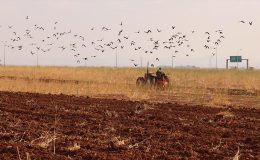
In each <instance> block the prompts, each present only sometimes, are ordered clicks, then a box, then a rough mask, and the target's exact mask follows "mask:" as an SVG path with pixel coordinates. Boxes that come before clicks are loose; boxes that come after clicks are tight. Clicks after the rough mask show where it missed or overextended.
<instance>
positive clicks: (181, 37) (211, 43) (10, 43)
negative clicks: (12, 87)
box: [0, 16, 253, 67]
mask: <svg viewBox="0 0 260 160" xmlns="http://www.w3.org/2000/svg"><path fill="white" fill-rule="evenodd" d="M25 21H31V19H30V17H29V16H26V18H25ZM239 23H243V24H246V23H247V22H245V21H242V20H241V21H239ZM58 24H59V22H57V21H56V22H54V23H53V26H51V31H52V32H51V33H50V32H47V31H46V30H47V29H46V28H45V27H44V26H41V25H38V24H34V25H32V26H31V27H29V28H27V29H26V30H24V32H22V33H17V31H15V27H14V26H12V25H9V26H7V29H8V30H9V31H10V32H11V38H10V39H9V40H7V41H5V44H4V45H5V46H6V47H8V48H10V49H12V50H18V51H21V50H23V49H24V48H26V47H28V46H26V45H25V43H22V41H23V40H31V43H29V44H28V45H29V46H30V51H29V53H30V54H31V55H35V54H40V53H48V52H51V51H52V50H53V49H54V48H56V49H58V50H60V51H61V52H64V51H67V52H68V53H69V54H71V55H72V57H74V59H75V61H76V63H84V62H85V64H86V61H88V60H90V59H93V58H96V57H97V56H100V55H102V54H103V53H105V52H106V51H108V50H116V52H117V50H118V49H120V50H123V49H124V48H125V47H130V50H132V51H133V52H134V53H141V54H152V53H155V52H156V51H157V50H159V49H160V48H162V49H166V50H171V52H172V53H173V54H172V55H171V56H172V58H173V57H174V58H175V57H176V56H177V54H178V53H179V52H180V51H179V48H180V47H182V48H185V49H186V51H185V56H187V57H188V56H189V55H190V54H192V53H194V52H195V49H194V48H192V46H191V44H190V43H189V38H188V36H190V35H192V34H194V33H195V32H196V31H194V30H192V31H191V32H190V34H184V33H182V32H177V30H176V26H171V27H169V29H170V32H171V35H169V37H168V38H167V39H165V40H158V39H155V38H154V37H153V34H160V33H161V32H163V30H162V29H159V28H157V29H154V30H152V29H146V30H143V31H141V30H137V31H136V32H133V33H132V34H135V35H138V36H147V39H148V41H147V43H150V44H151V48H147V47H143V46H141V45H140V44H138V43H137V41H135V40H133V39H131V35H127V34H126V32H125V30H126V29H125V25H124V23H123V22H121V23H119V24H118V25H119V27H120V29H119V30H114V31H115V32H116V33H117V35H115V37H114V40H112V41H111V40H109V41H106V40H105V39H104V38H101V39H97V40H87V38H86V36H84V35H80V34H76V33H74V32H72V31H71V30H69V31H62V32H61V31H58ZM248 24H249V25H253V22H252V21H251V22H248ZM1 28H3V26H1V25H0V29H1ZM112 30H113V29H112V28H109V27H106V26H103V27H101V28H98V27H92V28H90V31H91V32H94V31H99V32H111V31H112ZM45 32H46V33H48V34H47V35H45V36H44V38H39V37H37V36H36V34H38V33H45ZM35 36H36V37H35ZM64 38H68V39H69V40H70V41H72V42H71V43H69V44H68V45H64V44H63V45H60V43H59V41H62V39H64ZM224 38H225V36H224V33H223V30H216V31H215V32H214V33H210V32H205V44H204V48H205V49H206V50H209V51H210V52H212V55H213V56H214V55H215V52H214V51H215V49H216V48H217V47H218V46H219V45H220V44H221V42H222V41H223V39H224ZM19 42H20V45H19ZM21 43H22V44H23V45H21ZM88 47H91V48H92V49H94V50H95V51H97V54H95V55H89V56H86V55H84V54H83V53H82V52H80V49H82V48H83V49H84V48H88ZM129 61H130V62H131V63H132V64H133V66H135V67H137V66H140V64H138V62H137V60H135V59H129ZM158 61H160V59H159V57H156V58H155V59H154V63H151V64H150V65H151V66H152V67H154V66H155V63H156V62H158Z"/></svg>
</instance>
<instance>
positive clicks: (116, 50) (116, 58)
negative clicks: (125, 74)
mask: <svg viewBox="0 0 260 160" xmlns="http://www.w3.org/2000/svg"><path fill="white" fill-rule="evenodd" d="M116 68H117V47H116Z"/></svg>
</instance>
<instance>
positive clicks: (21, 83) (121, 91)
mask: <svg viewBox="0 0 260 160" xmlns="http://www.w3.org/2000/svg"><path fill="white" fill-rule="evenodd" d="M155 71H156V68H150V72H155ZM164 71H165V73H166V74H167V75H168V76H169V77H170V81H171V84H170V86H169V87H168V88H167V89H165V90H156V89H154V88H150V87H148V86H147V87H144V88H138V87H137V86H136V85H135V82H136V78H137V77H138V76H143V75H144V73H145V72H146V68H103V67H98V68H90V67H87V68H84V67H14V66H8V67H3V66H2V67H0V90H1V91H14V92H17V91H18V92H36V93H51V94H61V93H62V94H68V95H77V96H91V97H101V98H119V99H122V98H123V99H131V100H151V101H163V102H177V103H185V104H202V105H209V106H227V105H232V106H250V107H257V108H259V107H260V70H250V71H247V70H214V69H212V70H210V69H171V68H165V69H164Z"/></svg>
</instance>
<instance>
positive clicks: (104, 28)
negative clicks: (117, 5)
mask: <svg viewBox="0 0 260 160" xmlns="http://www.w3.org/2000/svg"><path fill="white" fill-rule="evenodd" d="M109 30H111V29H110V28H107V27H102V31H109Z"/></svg>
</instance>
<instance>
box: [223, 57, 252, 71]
mask: <svg viewBox="0 0 260 160" xmlns="http://www.w3.org/2000/svg"><path fill="white" fill-rule="evenodd" d="M243 60H246V68H247V69H248V68H249V66H248V59H243V58H242V56H230V58H229V59H227V60H226V69H228V62H229V61H230V62H236V63H237V67H238V63H240V62H242V61H243Z"/></svg>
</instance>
